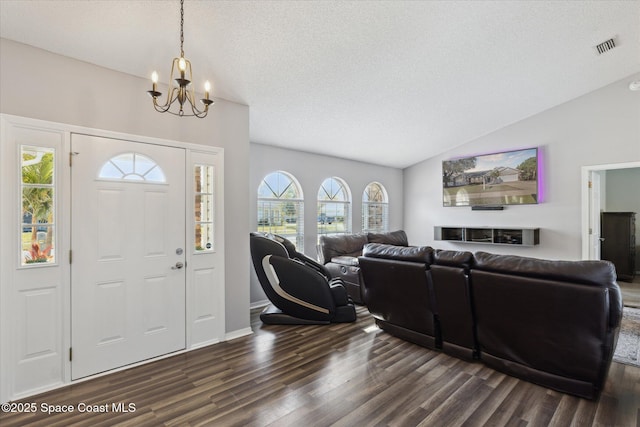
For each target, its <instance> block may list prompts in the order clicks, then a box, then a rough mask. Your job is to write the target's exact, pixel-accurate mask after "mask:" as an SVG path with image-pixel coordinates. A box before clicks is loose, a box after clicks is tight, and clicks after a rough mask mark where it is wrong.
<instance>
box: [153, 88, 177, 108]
mask: <svg viewBox="0 0 640 427" xmlns="http://www.w3.org/2000/svg"><path fill="white" fill-rule="evenodd" d="M177 90H178V88H176V87H171V89H170V90H169V93H167V100H166V101H165V103H164V105H160V104H158V103H157V102H156V98H154V99H153V106H154V107H155V109H156V111H159V112H161V113H166V112H171V111H169V109H170V108H171V105H172V104H173V103H174V102H175V100H176V98H177V95H176V91H177Z"/></svg>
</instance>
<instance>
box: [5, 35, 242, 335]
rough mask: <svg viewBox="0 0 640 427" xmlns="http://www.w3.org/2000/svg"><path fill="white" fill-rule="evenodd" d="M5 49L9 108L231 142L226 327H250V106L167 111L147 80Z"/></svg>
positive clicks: (16, 47)
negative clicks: (160, 109)
mask: <svg viewBox="0 0 640 427" xmlns="http://www.w3.org/2000/svg"><path fill="white" fill-rule="evenodd" d="M0 51H1V52H2V57H1V62H0V112H2V113H6V114H13V115H17V116H24V117H31V118H36V119H41V120H48V121H52V122H59V123H67V124H72V125H78V126H84V127H90V128H94V129H104V130H110V131H117V132H123V133H129V134H134V135H144V136H151V137H157V138H163V139H170V140H176V141H183V142H190V143H196V144H203V145H209V146H215V147H222V148H224V149H225V178H224V180H225V207H224V209H225V244H226V257H225V270H226V281H225V282H226V296H225V308H226V319H225V320H226V329H227V332H233V331H240V330H244V329H246V328H249V286H248V283H249V271H248V270H247V263H246V260H247V259H249V241H248V240H249V239H248V238H247V235H248V233H249V197H248V196H247V191H248V188H249V173H248V171H249V107H247V106H245V105H240V104H236V103H233V102H229V101H225V100H221V99H216V104H215V105H214V106H213V107H212V110H211V111H210V113H209V115H208V117H207V118H205V119H197V118H179V117H176V116H172V115H169V114H160V113H157V112H156V111H155V110H154V109H153V107H152V104H151V100H150V98H149V97H148V95H147V93H146V91H147V90H149V86H150V83H149V82H148V81H147V80H145V79H142V78H139V77H135V76H132V75H128V74H124V73H120V72H117V71H113V70H109V69H106V68H102V67H98V66H95V65H92V64H88V63H86V62H82V61H78V60H75V59H71V58H68V57H64V56H61V55H57V54H53V53H50V52H47V51H44V50H41V49H36V48H33V47H31V46H27V45H24V44H20V43H16V42H13V41H10V40H6V39H0ZM167 66H169V64H167Z"/></svg>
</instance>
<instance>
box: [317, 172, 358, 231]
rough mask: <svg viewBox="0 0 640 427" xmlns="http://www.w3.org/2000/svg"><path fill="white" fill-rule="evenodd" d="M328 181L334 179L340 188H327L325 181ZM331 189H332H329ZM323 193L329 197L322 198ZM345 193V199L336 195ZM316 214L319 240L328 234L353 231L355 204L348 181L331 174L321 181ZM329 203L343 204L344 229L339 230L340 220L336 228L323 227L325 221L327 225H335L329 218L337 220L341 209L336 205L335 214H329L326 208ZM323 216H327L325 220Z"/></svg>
mask: <svg viewBox="0 0 640 427" xmlns="http://www.w3.org/2000/svg"><path fill="white" fill-rule="evenodd" d="M328 181H333V182H335V183H337V184H338V189H337V190H336V189H334V188H333V187H332V188H330V189H327V188H325V183H327V182H328ZM328 190H331V191H328ZM322 193H324V194H325V195H326V196H327V198H324V199H323V198H321V195H322ZM340 193H342V194H344V200H341V199H336V197H337V196H338V195H339V194H340ZM316 200H317V201H316V214H317V218H316V231H317V235H318V240H319V239H320V236H328V235H340V234H351V233H352V229H353V227H352V211H353V209H352V208H353V204H352V197H351V189H350V188H349V185H348V184H347V182H346V181H345V180H344V179H342V178H340V177H337V176H330V177H328V178H325V179H324V180H322V183H320V187H319V188H318V193H317V196H316ZM328 204H334V205H338V206H340V205H341V206H342V212H343V215H342V217H343V229H342V231H338V229H337V228H338V227H337V224H338V222H337V221H336V222H335V223H336V226H335V227H334V230H329V229H328V227H322V226H323V225H325V222H326V223H327V225H333V222H329V220H331V219H332V218H333V220H334V221H335V219H336V218H337V217H338V211H339V207H338V206H336V207H335V213H333V215H331V214H328V213H327V209H326V205H328ZM321 218H326V220H325V221H322V219H321Z"/></svg>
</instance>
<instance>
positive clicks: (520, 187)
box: [442, 148, 540, 206]
mask: <svg viewBox="0 0 640 427" xmlns="http://www.w3.org/2000/svg"><path fill="white" fill-rule="evenodd" d="M539 173H540V164H539V161H538V148H526V149H522V150H514V151H503V152H500V153H492V154H482V155H477V156H468V157H461V158H457V159H451V160H445V161H443V162H442V190H443V191H442V195H443V206H503V205H527V204H536V203H539V202H540V197H539V195H540V194H539V191H538V184H539V182H538V176H539Z"/></svg>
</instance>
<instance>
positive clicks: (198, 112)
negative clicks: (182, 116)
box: [187, 88, 208, 118]
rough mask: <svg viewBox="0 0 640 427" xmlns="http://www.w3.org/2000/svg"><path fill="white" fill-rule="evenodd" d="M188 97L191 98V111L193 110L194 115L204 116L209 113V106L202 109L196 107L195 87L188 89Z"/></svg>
mask: <svg viewBox="0 0 640 427" xmlns="http://www.w3.org/2000/svg"><path fill="white" fill-rule="evenodd" d="M187 99H188V100H189V104H191V111H193V115H194V116H196V117H200V118H202V117H204V116H206V115H207V113H208V111H207V110H208V106H207V107H206V108H205V109H204V110H202V111H201V110H199V109H198V107H196V101H195V92H194V90H193V88H191V90H190V91H188V93H187Z"/></svg>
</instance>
